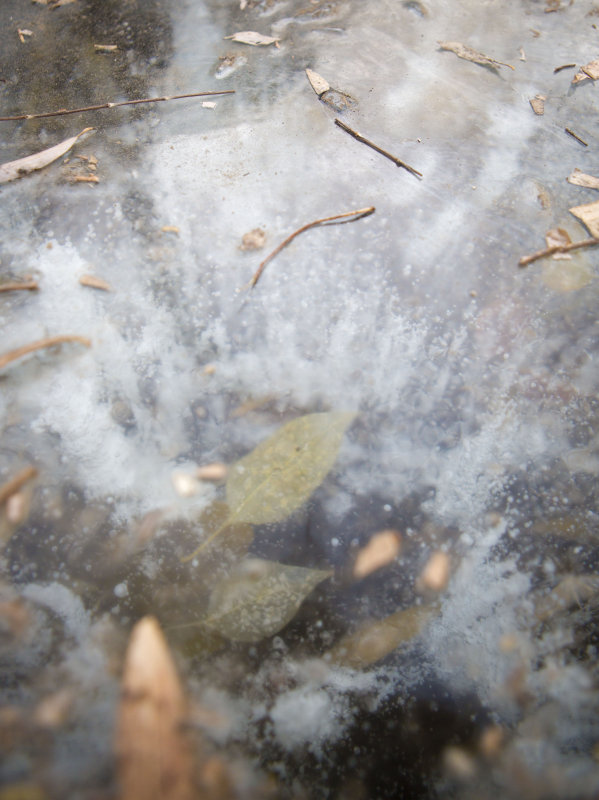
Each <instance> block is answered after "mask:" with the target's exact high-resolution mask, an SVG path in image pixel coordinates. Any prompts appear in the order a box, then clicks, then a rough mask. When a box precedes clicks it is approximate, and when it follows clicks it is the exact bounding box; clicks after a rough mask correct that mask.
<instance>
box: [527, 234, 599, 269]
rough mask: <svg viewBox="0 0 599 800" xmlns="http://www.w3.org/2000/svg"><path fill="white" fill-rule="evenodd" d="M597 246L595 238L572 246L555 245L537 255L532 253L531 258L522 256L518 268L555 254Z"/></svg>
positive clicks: (597, 239)
mask: <svg viewBox="0 0 599 800" xmlns="http://www.w3.org/2000/svg"><path fill="white" fill-rule="evenodd" d="M596 244H599V238H598V237H595V236H593V237H592V238H591V239H582V241H580V242H570V244H554V245H552V246H551V247H545V248H544V249H543V250H537V252H536V253H532V255H530V256H522V258H521V259H520V261H518V266H519V267H527V266H528V265H529V264H532V262H533V261H538V260H539V258H545V256H551V255H553V254H554V253H567V252H568V251H569V250H578V249H579V248H580V247H593V245H596Z"/></svg>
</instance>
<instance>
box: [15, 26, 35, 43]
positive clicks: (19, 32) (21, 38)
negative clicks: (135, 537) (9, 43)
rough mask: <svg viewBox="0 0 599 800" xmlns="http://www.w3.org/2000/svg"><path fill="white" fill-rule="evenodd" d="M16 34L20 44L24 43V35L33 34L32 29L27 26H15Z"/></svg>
mask: <svg viewBox="0 0 599 800" xmlns="http://www.w3.org/2000/svg"><path fill="white" fill-rule="evenodd" d="M17 35H18V37H19V41H20V42H21V44H25V42H26V41H27V39H25V37H26V36H33V31H30V30H28V29H27V28H17Z"/></svg>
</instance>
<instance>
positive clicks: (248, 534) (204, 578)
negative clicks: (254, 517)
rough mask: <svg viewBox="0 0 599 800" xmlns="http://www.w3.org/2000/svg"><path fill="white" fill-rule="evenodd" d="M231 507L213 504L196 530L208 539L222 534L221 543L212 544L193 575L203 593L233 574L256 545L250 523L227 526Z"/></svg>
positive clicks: (203, 512)
mask: <svg viewBox="0 0 599 800" xmlns="http://www.w3.org/2000/svg"><path fill="white" fill-rule="evenodd" d="M228 517H229V507H228V506H227V504H226V503H219V502H214V503H211V504H210V505H209V506H208V507H207V508H205V509H204V511H202V513H201V514H200V516H199V518H198V520H197V522H196V523H195V525H194V527H195V528H197V529H198V530H199V532H200V534H201V536H202V538H204V539H206V538H208V537H209V536H210V534H211V533H213V532H214V531H216V530H221V531H222V532H221V534H220V536H219V539H218V542H216V541H215V542H212V544H211V545H209V546H208V547H206V549H205V551H204V552H203V553H202V558H201V559H200V560H199V563H198V565H197V567H196V568H195V572H194V579H195V580H196V581H201V582H202V586H203V588H204V589H208V590H209V589H212V588H213V587H214V585H215V583H216V582H217V581H220V580H222V579H223V578H225V577H227V576H228V575H229V574H230V571H231V569H232V567H233V565H234V564H237V563H238V562H239V561H241V559H243V558H245V557H246V556H247V553H248V550H249V549H250V545H251V544H252V542H253V541H254V529H253V528H252V526H251V525H249V524H248V523H247V522H236V523H234V524H231V525H227V521H228Z"/></svg>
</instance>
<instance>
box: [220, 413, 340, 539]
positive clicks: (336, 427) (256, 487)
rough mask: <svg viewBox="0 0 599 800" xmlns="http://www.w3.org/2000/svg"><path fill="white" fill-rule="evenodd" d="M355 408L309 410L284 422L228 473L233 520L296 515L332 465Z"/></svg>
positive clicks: (255, 521)
mask: <svg viewBox="0 0 599 800" xmlns="http://www.w3.org/2000/svg"><path fill="white" fill-rule="evenodd" d="M354 416H355V414H353V413H352V412H331V413H324V414H307V415H306V416H304V417H300V418H299V419H294V420H293V421H292V422H288V423H287V425H283V427H282V428H280V429H279V430H278V431H277V432H276V433H275V434H274V435H273V436H271V437H270V438H269V439H267V440H266V441H264V442H261V443H260V444H259V445H258V446H257V447H256V448H255V449H254V450H252V452H251V453H249V454H248V455H247V456H244V457H243V458H242V459H240V460H239V461H238V462H237V463H236V464H234V465H233V467H232V468H231V469H230V471H229V478H228V480H227V503H228V505H229V508H230V510H231V517H230V520H231V521H235V522H249V523H251V524H253V525H261V524H264V523H267V522H279V521H280V520H282V519H285V518H286V517H288V516H289V515H290V514H292V513H293V512H294V511H295V510H296V509H297V508H299V506H301V505H302V503H304V502H305V501H306V500H307V499H308V498H309V497H310V495H311V494H312V492H313V491H314V490H315V489H316V488H317V487H318V486H319V485H320V484H321V483H322V481H323V480H324V478H325V476H326V474H327V473H328V472H329V470H330V469H331V467H332V466H333V464H334V462H335V459H336V458H337V453H338V451H339V447H340V445H341V440H342V438H343V434H344V433H345V431H346V429H347V428H348V426H349V425H350V423H351V422H352V420H353V419H354Z"/></svg>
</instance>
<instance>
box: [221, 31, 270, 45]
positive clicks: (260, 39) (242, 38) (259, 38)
mask: <svg viewBox="0 0 599 800" xmlns="http://www.w3.org/2000/svg"><path fill="white" fill-rule="evenodd" d="M224 38H225V39H232V40H233V41H234V42H239V43H240V44H251V45H252V46H253V47H259V46H263V47H265V46H267V45H269V44H276V43H277V42H278V41H280V40H279V39H276V38H275V37H274V36H264V35H263V34H262V33H257V32H256V31H239V32H238V33H233V34H231V36H225V37H224Z"/></svg>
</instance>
